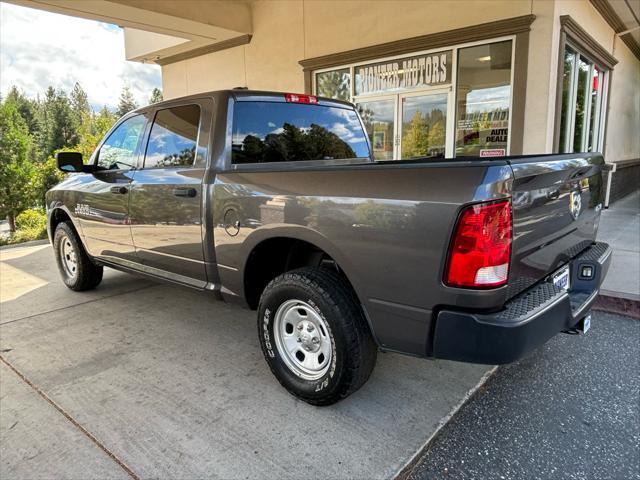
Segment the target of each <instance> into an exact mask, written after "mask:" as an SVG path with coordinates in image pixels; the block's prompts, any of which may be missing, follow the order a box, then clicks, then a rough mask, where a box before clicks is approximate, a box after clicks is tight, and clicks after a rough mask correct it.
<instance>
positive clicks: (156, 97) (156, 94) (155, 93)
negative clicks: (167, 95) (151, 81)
mask: <svg viewBox="0 0 640 480" xmlns="http://www.w3.org/2000/svg"><path fill="white" fill-rule="evenodd" d="M162 100H164V99H163V97H162V90H160V89H159V88H155V87H154V89H153V90H152V91H151V97H150V98H149V105H153V104H154V103H158V102H161V101H162Z"/></svg>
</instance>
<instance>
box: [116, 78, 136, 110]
mask: <svg viewBox="0 0 640 480" xmlns="http://www.w3.org/2000/svg"><path fill="white" fill-rule="evenodd" d="M136 108H138V104H137V103H136V101H135V100H134V98H133V94H132V93H131V90H130V89H129V87H127V86H124V87H123V88H122V92H121V93H120V101H119V103H118V108H117V110H116V115H117V116H118V117H121V116H123V115H126V114H127V113H129V112H130V111H131V110H135V109H136Z"/></svg>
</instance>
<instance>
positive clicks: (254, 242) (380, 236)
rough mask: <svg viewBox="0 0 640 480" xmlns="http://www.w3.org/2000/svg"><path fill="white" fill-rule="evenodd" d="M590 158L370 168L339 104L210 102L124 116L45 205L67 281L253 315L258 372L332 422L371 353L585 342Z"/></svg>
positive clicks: (590, 271) (591, 229)
mask: <svg viewBox="0 0 640 480" xmlns="http://www.w3.org/2000/svg"><path fill="white" fill-rule="evenodd" d="M602 165H603V159H602V156H601V155H600V154H597V153H588V154H581V153H577V154H571V155H539V156H522V157H503V158H494V159H481V158H457V159H444V158H440V159H412V160H402V161H386V162H374V161H373V160H372V156H371V150H370V142H369V138H368V136H367V132H366V128H365V125H364V123H363V122H362V120H361V118H360V116H359V115H358V112H357V110H356V108H355V107H354V105H352V104H349V103H344V102H339V101H335V100H330V99H325V98H317V97H313V96H307V95H295V94H283V93H273V92H256V91H249V90H230V91H219V92H212V93H207V94H199V95H194V96H190V97H185V98H181V99H176V100H171V101H166V102H162V103H159V104H156V105H151V106H148V107H144V108H141V109H138V110H136V111H134V112H131V113H129V114H128V115H126V116H125V117H123V118H122V119H120V120H119V121H118V122H117V124H116V125H115V126H114V127H113V128H112V129H111V131H110V132H109V133H108V134H107V135H106V136H105V138H104V139H103V140H102V142H101V143H100V144H99V145H98V147H97V149H96V151H95V153H94V154H93V155H92V157H91V159H90V160H89V161H88V162H87V163H86V164H85V163H84V162H83V160H82V157H81V155H80V154H78V153H73V152H64V153H60V154H58V166H59V168H60V169H61V170H62V171H64V172H68V173H71V172H75V173H72V174H70V175H68V176H67V177H66V178H65V180H64V181H63V182H62V183H60V184H59V185H57V186H56V187H54V188H53V189H51V190H50V191H49V192H48V193H47V210H48V229H49V236H50V240H51V242H52V243H53V247H54V252H55V257H56V260H57V263H58V267H59V269H60V273H61V275H62V279H63V281H64V282H65V284H66V285H67V286H68V287H69V288H71V289H72V290H78V291H80V290H87V289H91V288H95V287H96V286H97V285H98V284H99V283H100V281H101V279H102V270H103V267H104V266H108V267H112V268H115V269H119V270H124V271H128V272H135V273H138V274H143V275H147V276H150V277H153V278H155V279H161V280H167V281H170V282H173V283H176V284H180V285H185V286H188V287H193V288H196V289H200V290H204V291H210V292H211V293H212V294H213V295H216V296H217V297H219V298H221V299H225V300H231V301H240V302H242V303H244V304H245V305H246V306H248V307H249V308H251V309H254V310H257V311H258V319H257V324H258V334H259V337H260V342H261V345H262V350H263V352H264V356H265V358H266V361H267V363H268V364H269V367H270V368H271V370H272V371H273V373H274V375H275V376H276V378H277V379H278V380H279V381H280V383H281V384H282V385H283V386H284V387H285V388H286V389H287V390H288V391H289V392H291V393H292V394H294V395H296V396H297V397H298V398H300V399H302V400H304V401H306V402H308V403H311V404H314V405H328V404H331V403H334V402H336V401H338V400H340V399H342V398H344V397H346V396H347V395H349V394H351V393H352V392H354V391H355V390H356V389H358V388H359V387H360V386H361V385H362V384H364V383H365V382H366V380H367V378H368V377H369V375H370V374H371V371H372V369H373V367H374V364H375V361H376V355H377V352H378V350H381V351H393V352H401V353H405V354H409V355H415V356H418V357H431V358H443V359H450V360H458V361H463V362H475V363H486V364H499V363H508V362H512V361H514V360H516V359H518V358H521V357H522V356H523V355H525V354H527V353H528V352H530V351H531V350H533V349H535V348H536V347H538V346H540V345H542V344H543V343H544V342H545V341H547V340H548V339H549V338H551V337H552V336H553V335H555V334H556V333H558V332H561V331H568V332H578V331H586V330H587V329H588V328H589V324H590V318H591V317H590V315H589V309H590V307H591V305H592V303H593V302H594V300H595V298H596V295H597V294H598V290H599V287H600V285H601V283H602V281H603V279H604V277H605V275H606V273H607V269H608V267H609V262H610V258H611V249H610V248H609V246H608V245H606V244H603V243H598V242H596V241H595V238H596V232H597V229H598V221H599V218H600V210H601V208H602V201H603V182H602V176H601V169H602Z"/></svg>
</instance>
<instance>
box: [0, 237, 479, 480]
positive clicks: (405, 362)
mask: <svg viewBox="0 0 640 480" xmlns="http://www.w3.org/2000/svg"><path fill="white" fill-rule="evenodd" d="M0 269H1V270H0V278H1V280H2V285H1V286H0V291H1V292H2V298H1V299H0V300H1V303H0V356H1V359H2V362H0V451H1V455H0V478H12V479H27V478H29V479H32V478H52V477H56V478H78V479H80V478H82V479H88V478H132V477H133V478H138V477H139V478H150V477H151V478H157V477H165V478H166V477H172V478H196V477H198V478H204V477H208V478H261V479H264V478H278V479H281V478H301V477H306V478H324V479H327V478H345V477H349V478H390V477H393V476H394V475H395V473H396V472H398V471H399V470H400V469H401V468H402V467H403V466H404V465H405V463H406V462H407V461H409V460H410V459H411V458H412V456H413V455H414V454H415V453H416V451H418V450H419V449H420V448H421V447H422V446H423V445H424V443H425V441H426V440H427V439H428V438H429V437H430V436H431V435H432V434H433V432H434V431H435V429H436V428H437V426H438V425H439V423H440V422H441V420H442V419H443V417H445V416H446V415H448V414H449V413H450V412H451V410H452V409H453V408H454V407H456V406H457V405H458V404H459V402H461V400H462V399H463V398H464V396H465V395H466V393H467V392H468V391H469V390H470V389H472V388H473V387H474V386H476V385H477V384H478V382H479V381H480V380H481V378H482V377H483V375H485V373H486V372H487V371H488V367H483V366H477V365H466V364H460V363H455V362H445V361H427V360H419V359H414V358H409V357H404V356H399V355H393V354H384V355H379V357H378V364H377V367H376V370H375V371H374V374H373V376H372V378H371V379H370V381H369V382H368V383H367V384H366V385H365V386H364V387H363V388H362V389H361V390H360V391H358V392H357V393H356V394H354V395H353V396H351V397H349V398H348V399H346V400H345V401H343V402H341V403H339V404H337V405H334V406H332V407H325V408H316V407H311V406H309V405H307V404H305V403H302V402H300V401H297V400H296V399H294V398H293V397H292V396H290V395H289V394H288V393H287V392H285V391H284V390H283V389H282V387H280V385H279V384H278V382H277V381H276V380H275V379H274V378H273V377H272V375H271V373H270V372H269V370H268V368H267V366H266V364H265V362H264V361H263V358H262V353H261V352H260V349H259V345H258V340H257V334H256V327H255V316H254V313H253V312H250V311H247V310H242V309H240V308H238V307H235V306H231V305H226V304H224V303H221V302H217V301H215V300H214V299H212V298H210V297H209V296H207V295H206V294H203V293H199V292H195V291H190V290H186V289H182V288H178V287H174V286H168V285H159V284H154V283H152V282H149V281H146V280H142V279H140V278H139V277H135V276H130V275H126V274H122V273H119V272H115V271H112V270H108V271H106V272H105V279H104V281H103V283H102V284H101V285H100V287H99V288H98V289H97V290H95V291H93V292H87V293H74V292H71V291H69V290H67V289H66V288H65V287H64V286H63V285H62V283H61V282H60V281H59V280H58V274H57V271H56V269H55V265H54V261H53V255H52V252H51V249H50V247H49V246H46V245H43V246H36V247H28V248H20V249H9V250H2V251H0ZM47 399H48V400H47Z"/></svg>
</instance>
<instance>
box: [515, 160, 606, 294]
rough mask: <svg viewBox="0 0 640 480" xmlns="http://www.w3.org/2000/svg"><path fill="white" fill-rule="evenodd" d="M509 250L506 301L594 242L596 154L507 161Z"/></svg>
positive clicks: (599, 190)
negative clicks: (510, 220)
mask: <svg viewBox="0 0 640 480" xmlns="http://www.w3.org/2000/svg"><path fill="white" fill-rule="evenodd" d="M509 163H510V165H511V168H512V169H513V175H514V180H513V234H514V235H513V245H512V260H511V262H512V267H511V272H510V278H511V279H518V280H517V281H511V280H510V281H509V293H508V294H509V296H513V295H515V294H516V293H518V292H520V291H522V290H524V289H525V288H527V287H529V286H530V285H532V284H533V283H535V282H537V281H538V280H541V279H542V278H545V277H546V276H547V275H548V274H550V273H552V272H553V271H555V270H556V269H557V268H558V267H560V266H561V265H562V264H564V263H566V262H567V261H568V260H569V259H570V258H572V257H574V256H576V255H577V254H578V253H580V252H581V251H582V250H584V249H585V248H586V247H588V246H589V245H590V244H591V243H593V241H594V240H595V238H596V232H597V229H598V221H599V218H600V210H601V208H602V202H603V198H604V190H603V189H604V186H603V181H602V174H601V171H602V165H603V164H604V160H603V158H602V155H600V154H598V153H593V154H592V153H574V154H568V155H541V156H530V157H521V158H516V159H511V160H510V161H509Z"/></svg>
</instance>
